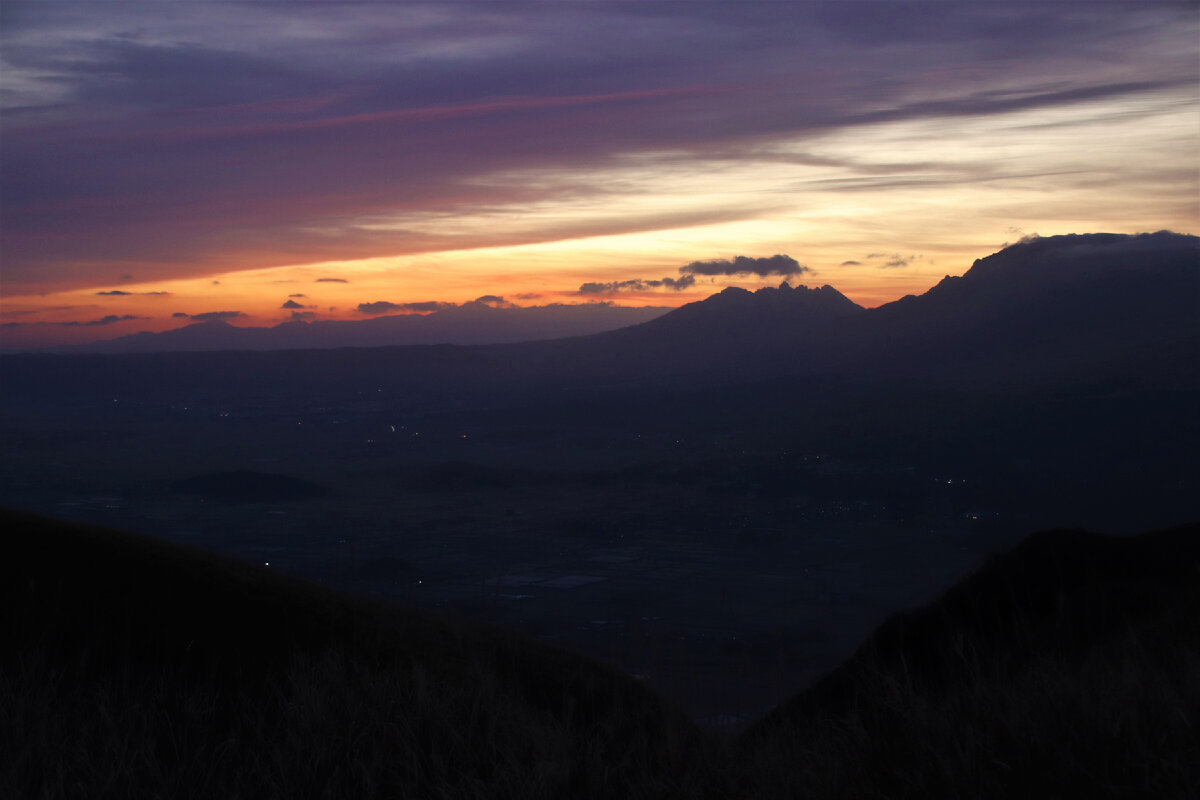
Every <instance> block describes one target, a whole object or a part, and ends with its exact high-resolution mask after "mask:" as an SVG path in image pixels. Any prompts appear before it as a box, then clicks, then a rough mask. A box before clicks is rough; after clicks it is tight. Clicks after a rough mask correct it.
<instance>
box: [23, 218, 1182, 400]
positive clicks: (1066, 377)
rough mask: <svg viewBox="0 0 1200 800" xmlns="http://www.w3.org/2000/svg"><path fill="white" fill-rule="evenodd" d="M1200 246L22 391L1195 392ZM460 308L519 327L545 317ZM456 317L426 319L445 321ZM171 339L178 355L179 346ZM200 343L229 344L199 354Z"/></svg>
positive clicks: (138, 366)
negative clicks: (896, 290)
mask: <svg viewBox="0 0 1200 800" xmlns="http://www.w3.org/2000/svg"><path fill="white" fill-rule="evenodd" d="M1198 247H1200V240H1198V239H1197V238H1196V237H1195V236H1188V235H1182V234H1176V233H1170V232H1159V233H1153V234H1139V235H1133V236H1130V235H1118V234H1087V235H1071V236H1054V237H1047V238H1044V239H1033V240H1028V241H1022V242H1020V243H1018V244H1015V245H1012V246H1011V247H1007V248H1005V249H1004V250H1001V251H1000V252H998V253H996V254H994V255H992V256H989V257H987V258H984V259H980V260H979V261H977V262H975V264H974V265H973V266H972V267H971V269H970V270H968V271H967V273H966V274H964V275H963V276H961V277H947V278H945V279H944V280H942V281H941V282H940V283H938V284H937V285H936V286H934V287H933V288H931V289H930V290H929V291H927V292H925V293H924V294H922V295H919V296H908V297H905V298H902V299H900V300H897V301H896V302H893V303H888V304H886V305H883V306H879V307H878V308H872V309H863V308H860V307H858V306H857V305H855V304H854V303H852V302H851V301H850V300H848V299H847V298H846V297H845V296H844V295H842V294H840V293H839V292H837V290H835V289H833V288H831V287H821V288H819V289H809V288H807V287H803V286H798V287H794V288H793V287H791V286H788V285H787V284H784V285H783V286H780V287H778V288H769V289H761V290H759V291H757V292H748V291H745V290H741V289H727V290H725V291H723V292H721V293H719V294H717V295H714V296H712V297H709V298H708V299H706V300H703V301H699V302H696V303H691V304H689V305H686V306H683V307H681V308H679V309H676V310H673V311H671V312H669V313H666V314H663V315H661V316H658V317H657V318H655V319H652V320H648V321H645V322H642V323H640V324H637V325H631V326H627V327H623V328H620V329H617V330H611V331H607V332H602V333H598V334H592V335H586V336H574V337H570V338H561V339H554V340H546V341H524V342H519V343H512V344H494V345H476V346H455V345H435V346H410V347H378V348H362V349H347V350H340V351H334V350H332V349H327V348H326V347H324V346H318V345H316V344H313V345H312V349H310V350H287V351H281V352H271V353H266V352H258V353H256V352H240V353H217V352H196V353H186V354H185V353H150V354H146V355H145V356H133V355H129V356H123V357H120V360H116V361H106V360H93V359H94V358H96V357H94V356H88V355H70V356H66V355H64V356H58V357H54V358H50V357H36V356H28V357H26V356H12V357H6V363H5V370H6V373H7V374H8V375H9V376H11V378H12V380H11V381H9V385H10V387H11V388H10V389H6V391H11V392H13V393H15V394H19V395H29V396H34V395H37V396H47V397H48V396H61V393H62V392H74V393H77V392H78V391H79V390H80V386H81V384H82V385H86V386H88V387H89V389H92V390H95V391H97V392H101V393H111V392H114V391H116V392H118V393H124V394H128V393H130V392H131V391H136V390H140V389H139V387H141V388H144V389H147V390H152V391H156V392H158V391H166V392H169V391H172V389H171V387H172V385H178V387H180V388H181V389H186V391H187V392H188V393H191V394H194V395H195V396H203V395H204V393H205V392H212V391H218V390H220V388H221V387H223V386H232V385H236V386H238V387H239V389H240V390H241V391H244V392H251V393H255V392H258V393H266V394H271V395H283V394H287V393H288V392H306V393H307V392H314V391H319V390H327V391H338V390H340V387H347V386H360V385H361V386H366V385H368V383H369V385H371V386H372V387H373V388H376V389H385V388H387V387H389V386H390V387H393V388H395V389H398V390H401V391H403V392H404V393H405V394H406V396H408V397H410V398H412V402H414V403H420V402H425V401H426V400H427V401H428V402H434V403H445V402H446V401H447V398H450V397H453V398H454V399H453V404H454V405H455V406H456V407H458V408H466V407H469V406H470V405H471V403H472V402H474V400H473V399H472V398H475V399H477V400H478V401H479V402H481V403H486V404H487V405H488V406H490V407H495V406H496V405H497V404H503V403H506V402H518V403H526V402H528V401H529V400H530V399H531V398H533V399H537V400H539V402H540V401H543V400H545V401H548V400H552V399H554V398H559V397H561V396H562V393H564V392H566V393H569V394H570V395H571V396H573V397H579V396H581V395H580V393H585V394H593V395H594V394H596V393H598V392H608V393H612V392H624V393H628V392H634V393H638V392H643V393H644V392H645V391H647V390H657V389H662V390H664V391H683V392H689V391H696V390H705V391H707V390H710V389H715V388H719V387H736V386H748V385H751V384H756V383H761V382H762V381H778V380H786V381H796V380H801V381H804V380H809V379H812V378H818V377H822V376H824V377H832V378H836V379H839V380H848V381H874V380H902V381H917V382H923V383H929V382H932V384H930V385H938V386H942V387H944V388H945V387H957V388H961V389H968V390H984V391H994V390H1003V391H1017V392H1020V391H1027V390H1030V389H1034V388H1041V389H1052V388H1054V387H1062V386H1080V385H1087V386H1092V387H1095V386H1100V385H1109V386H1111V387H1113V388H1117V387H1120V386H1138V387H1142V388H1146V387H1159V388H1161V389H1164V390H1169V391H1177V390H1182V389H1189V388H1195V387H1200V259H1198V257H1197V255H1198ZM579 308H581V307H570V306H566V307H561V308H560V309H558V310H557V311H555V310H552V309H553V307H546V308H545V309H539V310H538V313H542V314H546V315H553V314H556V313H560V312H561V313H563V314H567V315H570V314H576V313H582V312H579V311H578V310H577V309H579ZM568 309H575V310H568ZM597 310H598V309H597ZM610 310H615V309H610ZM454 311H455V313H457V314H460V315H471V314H478V315H497V316H498V317H505V318H509V317H511V318H512V319H518V318H520V317H521V314H522V312H533V311H534V310H533V309H488V310H486V311H484V310H482V309H480V308H474V307H472V308H466V309H455V310H454ZM630 311H638V310H637V309H630ZM446 313H447V312H439V314H435V315H430V316H429V317H424V318H416V320H417V321H418V322H420V323H422V324H429V325H432V324H434V323H435V322H436V321H437V320H438V318H439V317H442V315H444V314H446ZM646 313H653V310H652V311H651V312H646ZM442 318H443V319H444V317H442ZM451 318H452V317H451ZM410 319H413V318H404V317H400V318H385V319H379V320H371V321H368V322H366V323H364V322H355V323H334V322H329V323H311V324H308V325H306V326H304V327H305V330H306V331H313V332H314V335H315V333H317V332H321V331H325V330H329V331H337V330H339V328H338V326H339V325H345V326H362V325H366V324H371V325H377V326H379V327H385V326H388V325H400V324H402V323H405V321H406V320H410ZM414 324H415V323H414ZM438 324H444V322H443V323H438ZM353 329H354V330H359V328H353ZM275 330H277V329H245V328H242V329H238V328H234V327H232V326H229V325H228V324H225V323H221V322H216V321H210V322H206V323H204V324H203V325H202V326H189V327H187V328H183V329H180V330H178V331H173V332H170V333H171V334H172V335H174V336H177V337H179V338H180V339H183V338H185V337H195V338H194V339H189V340H188V341H187V342H184V343H183V344H181V345H180V346H179V347H180V350H213V349H222V348H225V349H228V348H231V347H235V345H232V344H230V343H229V339H228V338H226V337H232V336H234V335H236V336H245V335H247V331H259V332H266V333H270V332H272V331H275ZM559 330H562V328H559ZM235 331H236V332H237V333H236V334H234V332H235ZM143 336H147V337H148V336H151V334H145V335H143ZM157 336H158V337H160V338H158V339H156V340H155V341H159V342H161V341H163V339H162V338H161V337H165V336H167V334H158V335H157ZM200 339H203V341H204V342H205V343H208V342H211V341H220V342H221V344H220V345H219V346H217V347H211V346H199V345H197V344H196V342H197V340H200ZM335 339H336V337H335V336H331V337H329V338H327V339H325V340H324V341H325V343H326V344H328V343H329V342H332V341H334V340H335ZM184 355H186V356H188V357H187V358H184V357H183V356H184ZM656 387H657V389H656ZM47 392H49V393H50V394H46V393H47ZM421 398H426V400H422V399H421ZM506 398H507V400H506Z"/></svg>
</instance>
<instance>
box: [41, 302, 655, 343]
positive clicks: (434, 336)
mask: <svg viewBox="0 0 1200 800" xmlns="http://www.w3.org/2000/svg"><path fill="white" fill-rule="evenodd" d="M666 311H667V309H666V308H659V307H655V306H647V307H641V308H633V307H628V306H614V305H609V304H606V303H581V304H575V305H567V304H551V305H545V306H530V307H527V308H496V307H493V306H490V305H487V304H486V303H481V302H478V301H476V302H470V303H464V304H462V305H459V306H452V307H449V308H445V309H442V310H440V311H435V312H433V313H431V314H391V315H386V316H380V317H373V318H371V319H362V320H314V321H306V320H293V321H290V322H282V323H280V324H278V325H275V326H273V327H250V326H246V327H242V326H237V325H233V324H231V323H229V322H227V321H225V320H222V319H208V320H205V321H203V322H196V323H193V324H191V325H185V326H183V327H180V328H175V329H173V330H168V331H163V332H161V333H151V332H148V331H143V332H141V333H134V334H130V335H128V336H120V337H117V338H115V339H108V340H104V341H99V342H92V343H89V344H84V345H75V346H71V347H68V348H63V351H64V352H76V353H85V352H86V353H149V352H181V351H186V352H195V351H218V350H293V349H324V348H335V347H390V346H402V345H427V344H461V345H483V344H501V343H508V342H523V341H537V340H543V339H554V338H559V337H563V336H585V335H589V334H594V333H600V332H603V331H608V330H613V329H615V328H621V327H625V326H628V325H634V324H637V323H639V322H645V321H646V320H649V319H653V318H654V317H656V316H659V315H661V314H663V313H665V312H666Z"/></svg>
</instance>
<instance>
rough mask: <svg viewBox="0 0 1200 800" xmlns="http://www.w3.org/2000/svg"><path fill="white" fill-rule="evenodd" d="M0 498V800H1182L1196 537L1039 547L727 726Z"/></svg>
mask: <svg viewBox="0 0 1200 800" xmlns="http://www.w3.org/2000/svg"><path fill="white" fill-rule="evenodd" d="M2 516H3V520H0V521H2V522H3V523H4V525H3V530H4V531H5V533H4V546H5V557H4V559H3V562H2V565H0V576H2V577H3V584H2V585H3V593H4V595H3V598H2V599H3V623H2V624H3V627H2V628H0V634H2V635H3V647H2V648H0V796H4V797H33V798H37V797H40V798H60V797H63V798H65V797H80V796H86V797H90V798H110V797H111V798H118V797H120V798H127V797H164V798H165V797H171V798H175V797H179V798H212V797H222V798H229V797H254V798H258V797H263V798H275V797H279V798H282V797H288V798H298V797H327V798H343V797H345V798H350V797H354V798H363V797H381V798H383V797H387V798H407V797H412V798H426V797H431V798H432V797H437V798H484V797H487V798H517V797H521V798H565V797H570V798H610V797H630V798H640V797H645V798H650V797H656V798H657V797H697V798H708V797H712V798H717V797H747V798H752V797H814V798H827V797H916V796H921V797H1010V796H1014V795H1028V796H1038V797H1056V796H1057V797H1067V796H1090V797H1109V796H1111V797H1147V798H1149V797H1168V798H1170V797H1180V798H1182V797H1186V796H1188V792H1189V791H1190V790H1192V789H1194V788H1195V786H1197V785H1200V759H1198V757H1197V755H1196V754H1197V753H1200V526H1190V527H1184V528H1177V529H1173V530H1170V531H1163V532H1159V533H1153V534H1144V535H1142V536H1137V537H1127V538H1114V537H1105V536H1097V535H1092V534H1084V533H1079V532H1050V533H1045V534H1039V535H1036V536H1033V537H1030V538H1029V539H1027V540H1026V541H1025V542H1023V543H1022V544H1021V545H1019V546H1018V547H1016V548H1014V549H1013V550H1011V551H1009V552H1008V553H1005V554H1001V555H1000V556H997V557H995V558H993V559H992V560H991V561H990V562H989V563H988V564H986V565H985V566H984V567H983V568H982V569H981V570H980V571H979V572H978V573H977V574H975V575H973V576H971V577H970V578H968V579H966V580H965V581H963V582H962V583H960V584H959V585H958V586H956V587H954V588H952V589H951V590H949V591H948V592H947V593H946V594H945V595H944V596H943V597H942V598H941V599H940V600H939V601H937V602H936V603H934V604H931V605H930V606H928V607H926V608H923V609H920V610H917V611H914V612H910V613H907V614H903V615H899V616H897V617H895V618H893V619H892V620H890V621H888V622H887V623H886V624H885V625H883V626H882V627H881V628H879V629H878V630H877V631H876V632H875V634H873V635H872V636H871V637H870V638H869V639H868V640H867V642H865V643H864V645H863V646H862V648H861V649H860V650H859V651H858V653H856V654H855V656H854V657H853V658H852V659H850V660H849V661H848V662H847V663H846V664H844V665H843V666H842V667H840V668H839V669H837V670H835V671H834V672H833V673H831V674H830V675H828V676H827V677H826V678H825V679H824V680H822V681H821V682H819V683H818V684H817V685H816V686H814V687H813V688H812V689H810V690H808V691H806V692H804V693H802V694H801V695H798V696H797V697H795V698H793V699H792V700H790V701H788V702H787V703H785V704H783V705H781V706H780V707H779V708H778V709H776V710H775V712H773V713H772V714H771V715H769V716H768V717H767V718H766V719H764V720H762V721H760V722H759V723H758V724H756V725H755V726H753V727H752V728H751V729H749V730H748V731H746V732H745V733H743V734H742V735H740V736H739V737H738V738H736V739H732V740H730V739H725V740H722V739H718V738H714V737H712V736H710V735H707V734H703V733H701V732H700V731H699V730H698V729H697V728H696V727H695V726H693V725H692V724H691V722H690V721H689V720H687V719H686V718H685V717H684V716H683V715H682V714H681V713H680V712H679V711H678V710H677V709H675V708H674V707H673V706H671V705H670V704H669V703H667V702H666V701H664V700H663V699H661V698H660V697H658V696H657V695H655V694H653V693H652V692H650V691H648V690H647V689H646V688H645V687H644V686H642V685H641V684H640V683H638V682H637V681H635V680H633V679H631V678H628V677H626V676H624V675H621V674H618V673H616V672H613V671H610V670H608V669H606V668H603V667H601V666H599V665H596V664H593V663H591V662H589V661H587V660H586V659H583V658H580V657H576V656H573V655H570V654H567V653H565V652H562V651H559V650H556V649H554V648H551V647H548V646H544V645H541V644H539V643H536V642H533V641H530V640H527V639H524V638H522V637H520V636H517V635H515V634H512V633H509V632H505V631H503V630H499V629H495V628H490V627H485V626H482V625H478V624H474V623H467V622H464V621H461V620H456V619H453V618H450V617H442V616H437V615H433V614H430V613H427V612H416V611H411V610H406V609H400V608H395V607H393V606H388V605H384V604H382V603H375V602H373V601H370V600H366V599H361V598H355V597H350V596H347V595H343V594H339V593H336V592H332V591H328V590H326V589H323V588H321V587H318V586H314V585H311V584H306V583H304V582H302V581H298V580H294V579H290V578H286V577H282V576H279V575H276V574H272V573H271V572H270V571H268V570H265V569H260V568H256V567H252V566H249V565H246V564H242V563H239V562H235V561H232V560H229V559H226V558H223V557H220V556H216V555H213V554H209V553H205V552H202V551H198V550H192V549H188V548H184V547H180V546H177V545H173V544H167V543H164V542H160V541H156V540H154V539H150V538H145V537H140V536H135V535H131V534H125V533H120V532H116V531H109V530H103V529H99V528H93V527H88V526H84V525H78V524H70V523H63V522H58V521H54V520H48V519H44V518H39V517H35V516H32V515H27V514H21V513H15V512H7V511H6V512H3V513H2ZM1081 793H1082V794H1081Z"/></svg>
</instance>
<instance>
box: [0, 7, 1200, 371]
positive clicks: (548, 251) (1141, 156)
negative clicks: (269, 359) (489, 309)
mask: <svg viewBox="0 0 1200 800" xmlns="http://www.w3.org/2000/svg"><path fill="white" fill-rule="evenodd" d="M1198 176H1200V5H1198V4H1197V2H1195V1H1194V0H1188V1H1187V2H1147V0H1140V1H1139V2H1136V3H1125V2H1103V1H1102V0H1089V1H1088V2H1083V1H1082V0H1061V1H1060V2H1055V1H1054V0H1039V2H1004V0H992V1H991V2H977V1H972V0H961V2H955V1H951V0H944V1H942V2H909V0H904V2H900V1H899V0H896V1H886V0H885V1H883V2H873V1H871V0H839V2H807V1H805V0H796V1H795V2H753V0H751V1H750V2H740V3H730V2H724V1H722V2H706V0H690V1H688V0H678V1H676V2H654V1H653V0H646V1H644V2H636V3H621V2H607V1H606V2H600V1H599V0H596V1H594V2H593V1H589V0H565V1H564V2H536V3H508V2H486V3H467V2H451V3H444V2H443V3H437V4H417V3H389V4H382V3H367V4H362V3H349V2H324V3H304V2H298V3H276V2H261V3H259V2H236V3H207V2H203V1H202V0H189V1H188V2H169V1H168V0H160V1H159V2H152V3H120V2H111V1H110V2H73V3H71V2H63V3H60V2H52V1H51V2H48V1H47V0H38V1H37V2H7V1H5V2H0V346H2V347H5V348H9V349H12V348H17V349H22V348H24V349H28V348H36V347H41V346H49V345H54V344H61V343H69V342H81V341H90V340H94V339H105V338H113V337H115V336H119V335H124V334H127V333H132V332H135V331H140V330H153V331H158V330H165V329H168V328H173V327H178V326H180V325H183V324H189V323H192V322H194V321H196V320H203V319H207V318H211V317H213V316H219V317H223V318H226V319H229V320H230V321H232V322H234V323H235V324H239V325H273V324H277V323H279V322H284V321H289V320H314V319H366V318H368V317H370V316H374V315H378V314H381V313H406V312H411V313H424V312H428V311H430V310H432V309H436V308H440V307H445V306H446V305H448V304H461V303H466V302H470V301H473V300H476V299H479V298H484V299H483V302H487V303H489V304H493V305H544V304H549V303H585V302H612V303H617V304H625V305H656V306H678V305H682V304H684V303H688V302H692V301H695V300H698V299H702V298H703V297H705V296H707V295H709V294H712V293H713V292H716V291H719V290H720V289H722V288H724V287H726V286H742V287H745V288H750V289H753V288H757V287H759V286H766V285H777V284H778V283H780V282H781V281H783V280H788V281H790V282H791V283H792V284H793V285H796V284H804V285H809V286H819V285H825V284H829V285H832V286H834V287H836V288H837V289H839V290H840V291H842V292H843V293H844V294H846V295H847V296H848V297H850V298H851V299H852V300H855V301H856V302H858V303H860V304H862V305H866V306H874V305H879V304H881V303H885V302H889V301H891V300H895V299H897V298H899V297H901V296H903V295H905V294H910V293H920V292H922V291H924V290H926V289H928V288H929V287H930V286H932V285H933V284H934V283H936V282H937V281H938V280H939V279H940V278H941V277H943V276H944V275H947V274H962V273H963V272H964V271H966V270H967V269H968V268H969V267H970V265H971V263H972V261H974V260H975V259H976V258H981V257H983V256H986V255H988V254H990V253H992V252H994V251H996V250H997V249H999V248H1001V247H1002V246H1003V245H1004V244H1006V243H1008V242H1013V241H1016V240H1018V239H1020V238H1021V237H1023V236H1028V235H1033V234H1038V235H1043V236H1046V235H1054V234H1061V233H1088V232H1096V231H1109V232H1117V233H1136V232H1143V231H1155V230H1163V229H1169V230H1175V231H1179V232H1183V233H1198V232H1200V225H1198V224H1197V221H1198V218H1200V179H1198Z"/></svg>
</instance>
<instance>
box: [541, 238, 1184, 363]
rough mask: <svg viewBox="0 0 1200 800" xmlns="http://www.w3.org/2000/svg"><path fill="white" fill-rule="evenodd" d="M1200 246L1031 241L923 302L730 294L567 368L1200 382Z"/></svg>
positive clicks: (575, 354) (828, 294) (591, 351)
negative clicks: (867, 304) (1183, 375)
mask: <svg viewBox="0 0 1200 800" xmlns="http://www.w3.org/2000/svg"><path fill="white" fill-rule="evenodd" d="M1198 247H1200V240H1198V239H1197V238H1196V237H1194V236H1186V235H1181V234H1175V233H1170V232H1165V231H1164V232H1159V233H1153V234H1139V235H1134V236H1129V235H1121V234H1086V235H1068V236H1053V237H1047V238H1043V239H1030V240H1024V241H1022V242H1019V243H1017V244H1015V245H1012V246H1010V247H1007V248H1005V249H1004V250H1001V251H1000V252H998V253H995V254H993V255H991V256H988V257H987V258H983V259H980V260H978V261H976V262H975V264H974V265H973V266H972V267H971V269H970V270H968V271H967V272H966V274H964V275H962V276H961V277H951V276H947V277H946V278H944V279H943V280H942V281H940V282H939V283H938V284H937V285H935V286H934V287H933V288H931V289H930V290H929V291H927V292H925V293H924V294H922V295H920V296H912V295H910V296H907V297H904V298H902V299H900V300H897V301H895V302H893V303H888V304H885V305H882V306H879V307H878V308H871V309H864V308H861V307H859V306H858V305H856V304H854V303H853V302H852V301H850V300H849V299H848V298H846V297H845V296H844V295H842V294H841V293H840V292H838V291H837V290H836V289H834V288H833V287H831V286H823V287H821V288H819V289H809V288H807V287H804V286H799V287H795V288H792V287H791V286H789V285H788V284H786V283H785V284H783V285H782V286H780V287H779V288H777V289H776V288H768V289H760V290H758V291H757V292H748V291H745V290H743V289H726V290H725V291H723V292H721V293H719V294H716V295H713V296H712V297H709V298H708V299H706V300H703V301H700V302H697V303H691V304H689V305H686V306H683V307H682V308H679V309H676V310H675V311H672V312H670V313H668V314H665V315H664V316H662V317H659V318H657V319H654V320H651V321H649V322H646V323H642V324H641V325H637V326H634V327H631V328H625V329H621V330H618V331H612V332H610V333H605V334H600V335H597V336H594V337H590V338H589V339H588V340H586V341H579V342H573V343H572V344H571V346H570V347H571V355H570V356H569V357H568V356H564V359H563V360H564V361H568V360H570V361H574V362H575V363H587V364H589V366H591V367H592V368H595V369H597V370H598V371H600V372H602V373H604V374H609V375H611V376H618V375H621V374H622V373H625V374H626V375H641V376H643V377H649V376H653V375H663V374H666V375H670V376H671V377H672V379H680V378H683V377H684V376H687V375H702V376H703V379H704V380H705V381H709V382H711V381H724V382H738V381H753V380H759V379H763V378H775V377H779V376H793V377H795V376H813V375H829V374H833V375H840V376H843V377H848V378H852V379H877V378H883V377H888V378H896V377H900V378H911V379H921V380H925V379H931V378H932V379H936V380H939V381H942V382H946V383H950V384H955V385H971V386H982V385H998V384H1006V383H1013V382H1016V383H1023V382H1029V381H1035V382H1037V383H1038V384H1039V385H1052V384H1055V383H1065V382H1068V381H1077V380H1085V381H1090V382H1094V381H1102V380H1109V381H1120V380H1128V379H1131V378H1137V379H1143V378H1146V379H1149V378H1154V379H1155V380H1157V381H1158V382H1160V383H1168V382H1173V381H1175V380H1177V379H1178V378H1179V376H1180V370H1181V369H1182V370H1184V371H1185V372H1187V374H1188V375H1189V381H1191V382H1195V381H1196V380H1197V378H1198V375H1197V371H1196V368H1195V365H1196V364H1197V363H1200V357H1198V356H1200V258H1198V255H1200V251H1198Z"/></svg>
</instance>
